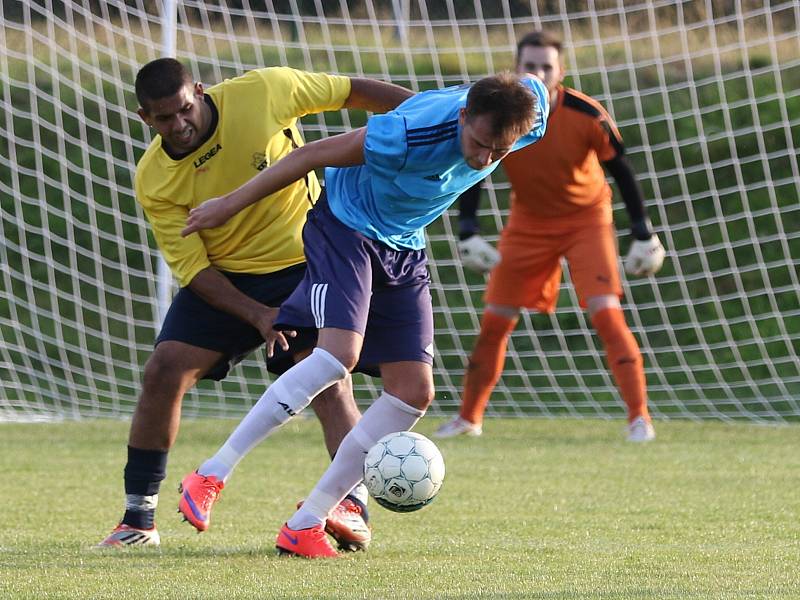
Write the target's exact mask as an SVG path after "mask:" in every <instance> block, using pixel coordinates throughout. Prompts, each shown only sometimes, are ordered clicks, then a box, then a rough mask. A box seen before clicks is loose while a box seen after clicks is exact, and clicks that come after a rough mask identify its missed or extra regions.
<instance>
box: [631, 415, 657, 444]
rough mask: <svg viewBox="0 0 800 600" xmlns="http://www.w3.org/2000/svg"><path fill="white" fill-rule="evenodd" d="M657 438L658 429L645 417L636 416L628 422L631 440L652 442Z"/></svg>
mask: <svg viewBox="0 0 800 600" xmlns="http://www.w3.org/2000/svg"><path fill="white" fill-rule="evenodd" d="M654 439H656V430H655V429H653V424H652V423H651V422H650V421H648V420H646V419H645V418H644V417H636V418H635V419H634V420H633V421H631V422H630V423H629V424H628V441H629V442H652V441H653V440H654Z"/></svg>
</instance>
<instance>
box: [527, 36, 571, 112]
mask: <svg viewBox="0 0 800 600" xmlns="http://www.w3.org/2000/svg"><path fill="white" fill-rule="evenodd" d="M517 73H519V74H520V75H522V74H524V73H530V74H531V75H536V76H537V77H538V78H539V79H541V80H542V83H544V85H545V87H546V88H547V91H548V92H550V97H551V99H552V98H553V96H554V95H555V93H556V88H557V87H558V85H559V84H560V83H561V82H562V81H563V80H564V65H563V64H562V63H561V57H560V56H559V54H558V50H556V49H555V48H553V47H551V46H548V47H546V48H543V47H540V46H523V47H522V49H521V50H520V52H519V56H518V57H517Z"/></svg>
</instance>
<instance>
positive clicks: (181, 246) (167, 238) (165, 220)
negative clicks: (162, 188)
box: [136, 186, 211, 287]
mask: <svg viewBox="0 0 800 600" xmlns="http://www.w3.org/2000/svg"><path fill="white" fill-rule="evenodd" d="M136 197H137V199H138V201H139V204H140V205H141V206H142V209H144V214H145V216H146V217H147V220H148V221H149V222H150V226H151V227H152V229H153V235H154V236H155V238H156V244H158V249H159V250H160V251H161V255H162V256H163V257H164V260H165V261H166V263H167V265H168V266H169V268H170V271H172V274H173V275H174V276H175V278H176V279H177V280H178V283H179V285H180V286H181V287H186V286H187V285H189V283H191V281H192V279H194V276H195V275H197V274H198V273H199V272H200V271H202V270H203V269H205V268H206V267H209V266H211V262H210V261H209V260H208V254H207V253H206V248H205V246H204V245H203V240H202V239H201V238H200V235H199V234H197V233H193V234H192V235H190V236H188V237H185V238H184V237H181V230H182V229H183V228H184V227H185V226H186V217H187V216H188V215H189V209H188V207H186V206H181V205H177V204H175V203H173V202H169V201H166V200H160V199H158V198H153V197H150V196H148V195H146V194H145V193H143V192H141V191H140V190H139V189H138V186H137V190H136Z"/></svg>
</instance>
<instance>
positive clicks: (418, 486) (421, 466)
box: [364, 431, 444, 512]
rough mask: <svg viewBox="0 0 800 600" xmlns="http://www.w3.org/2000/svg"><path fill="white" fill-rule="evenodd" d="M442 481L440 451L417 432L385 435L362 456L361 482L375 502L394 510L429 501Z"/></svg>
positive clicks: (420, 504) (413, 506) (400, 510)
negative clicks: (362, 481) (362, 471)
mask: <svg viewBox="0 0 800 600" xmlns="http://www.w3.org/2000/svg"><path fill="white" fill-rule="evenodd" d="M442 481H444V458H442V453H441V452H439V448H437V447H436V444H434V443H433V442H432V441H430V440H429V439H428V438H426V437H425V436H424V435H420V434H419V433H413V432H411V431H398V432H397V433H390V434H389V435H385V436H383V437H382V438H381V439H379V440H378V441H377V442H376V443H375V445H374V446H373V447H372V448H370V450H369V452H367V457H366V459H365V460H364V485H366V486H367V490H369V493H370V495H371V496H372V497H373V498H374V499H375V502H377V503H378V504H380V505H381V506H383V507H384V508H388V509H389V510H393V511H395V512H411V511H415V510H419V509H420V508H422V507H423V506H426V505H428V504H430V502H431V501H432V500H433V499H434V498H435V497H436V494H438V493H439V489H440V488H441V487H442Z"/></svg>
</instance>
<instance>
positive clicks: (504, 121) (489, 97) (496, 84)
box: [466, 71, 539, 136]
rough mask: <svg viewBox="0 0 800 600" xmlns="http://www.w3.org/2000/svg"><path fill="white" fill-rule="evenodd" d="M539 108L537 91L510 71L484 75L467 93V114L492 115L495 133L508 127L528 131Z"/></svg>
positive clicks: (513, 129)
mask: <svg viewBox="0 0 800 600" xmlns="http://www.w3.org/2000/svg"><path fill="white" fill-rule="evenodd" d="M538 110H539V107H538V104H537V102H536V96H535V95H534V93H533V92H532V91H531V90H530V89H529V88H528V87H527V86H526V85H524V84H523V83H522V82H521V81H520V78H519V76H517V75H515V74H514V73H511V72H510V71H503V72H502V73H498V74H497V75H490V76H489V77H484V78H483V79H481V80H479V81H478V82H476V83H475V84H474V85H473V86H472V87H471V88H470V90H469V94H467V105H466V118H467V119H470V118H472V117H476V116H481V115H489V116H490V118H491V125H492V131H493V133H494V134H495V135H498V134H501V133H505V132H507V131H512V132H514V133H515V134H517V135H519V136H523V135H525V134H526V133H528V132H529V131H530V130H531V128H532V127H533V123H534V120H535V117H536V113H537V111H538Z"/></svg>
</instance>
